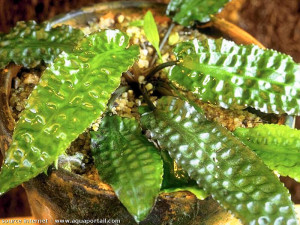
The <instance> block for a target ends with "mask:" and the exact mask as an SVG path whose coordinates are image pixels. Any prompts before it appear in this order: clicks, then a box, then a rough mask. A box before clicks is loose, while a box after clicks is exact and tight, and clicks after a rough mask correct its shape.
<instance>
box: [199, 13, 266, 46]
mask: <svg viewBox="0 0 300 225" xmlns="http://www.w3.org/2000/svg"><path fill="white" fill-rule="evenodd" d="M208 26H212V27H214V28H216V29H218V30H220V31H221V32H222V33H223V34H225V35H228V36H229V37H230V38H231V39H232V40H234V41H235V42H236V43H238V44H255V45H257V46H258V47H260V48H262V49H265V48H266V47H265V46H264V45H263V44H262V43H260V42H259V41H258V40H256V39H255V38H254V37H253V36H252V35H251V34H249V33H248V32H246V31H244V30H243V29H241V28H240V27H238V26H236V25H234V24H232V23H230V22H228V21H226V20H224V19H222V18H218V17H216V16H212V17H211V22H210V23H208V24H206V25H204V26H202V27H201V28H204V27H208Z"/></svg>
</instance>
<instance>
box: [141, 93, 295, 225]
mask: <svg viewBox="0 0 300 225" xmlns="http://www.w3.org/2000/svg"><path fill="white" fill-rule="evenodd" d="M141 123H142V125H143V126H144V127H145V128H147V129H149V130H150V133H151V135H152V138H153V139H154V140H157V142H158V144H159V145H160V146H161V147H162V148H163V149H166V150H168V151H169V153H170V156H171V157H172V158H174V159H175V161H176V162H177V164H178V165H179V166H181V167H182V168H183V169H184V170H186V171H187V172H188V174H189V176H190V177H191V178H193V179H195V180H196V181H197V183H198V184H199V185H201V187H202V188H203V189H204V191H205V192H206V193H208V194H211V195H212V197H213V198H214V199H216V200H217V201H218V202H219V203H220V204H221V205H222V206H223V207H224V208H226V209H228V210H230V211H231V212H232V213H233V214H234V215H236V216H237V217H238V218H240V219H241V221H242V222H243V223H245V224H277V223H278V224H287V223H290V224H297V218H296V215H295V212H294V208H293V203H292V202H291V200H290V195H289V193H288V191H287V189H286V188H285V187H284V186H283V184H282V183H280V181H279V180H278V178H277V177H276V176H275V175H274V174H273V173H272V172H271V171H270V170H269V169H268V168H267V166H266V165H265V164H264V163H263V162H262V161H261V160H260V159H259V158H258V157H257V155H256V154H255V153H254V152H253V151H251V150H250V149H249V148H248V147H246V146H244V145H243V144H242V142H241V141H240V140H239V139H238V138H236V137H235V136H233V134H232V133H231V132H229V131H228V130H227V129H226V128H224V127H222V126H220V125H218V124H216V123H215V122H212V121H208V120H207V119H206V118H205V116H204V114H200V113H199V112H197V111H196V110H195V108H194V107H193V106H191V105H190V104H188V103H187V102H184V101H182V100H179V99H176V98H173V97H163V98H162V99H160V100H159V101H158V103H157V109H156V110H155V111H154V112H151V113H146V114H144V115H142V117H141Z"/></svg>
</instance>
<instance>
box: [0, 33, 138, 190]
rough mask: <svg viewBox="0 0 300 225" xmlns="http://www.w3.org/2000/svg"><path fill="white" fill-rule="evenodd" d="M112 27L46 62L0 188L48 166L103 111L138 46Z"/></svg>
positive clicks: (19, 126) (0, 175)
mask: <svg viewBox="0 0 300 225" xmlns="http://www.w3.org/2000/svg"><path fill="white" fill-rule="evenodd" d="M128 43H129V40H128V37H127V36H126V35H125V34H123V33H121V32H120V31H117V30H107V31H103V32H100V33H94V34H92V35H90V36H88V37H86V38H84V39H83V40H82V41H80V43H79V44H78V46H77V47H76V48H75V49H74V51H73V53H72V54H67V53H65V52H63V53H62V54H60V55H59V56H58V57H57V58H56V60H55V62H54V63H53V64H51V66H50V67H48V68H47V69H46V70H45V72H44V74H43V76H42V78H41V81H40V83H39V85H38V86H37V87H36V88H35V89H34V90H33V92H32V94H31V95H30V97H29V99H28V103H27V106H26V108H25V110H24V111H23V112H22V113H21V115H20V116H21V117H20V119H19V121H18V123H17V125H16V128H15V130H14V134H13V142H12V144H11V146H10V148H9V150H8V152H7V155H6V159H5V163H4V165H3V166H2V170H1V173H0V193H1V194H3V193H4V192H6V191H7V190H8V189H10V188H12V187H15V186H17V185H19V184H21V183H22V182H24V181H27V180H29V179H31V178H33V177H35V176H37V175H38V174H39V173H41V172H43V171H44V170H46V169H47V167H48V166H49V165H50V164H51V163H53V162H54V161H55V160H56V159H57V158H58V156H59V155H61V154H62V153H63V152H64V151H65V149H67V147H68V146H69V145H70V143H71V142H72V141H73V140H74V139H75V138H77V136H78V135H79V134H81V133H82V132H83V131H84V130H85V129H86V128H87V127H88V126H90V125H91V123H92V122H93V121H94V120H96V119H97V118H98V117H99V116H100V115H101V113H102V112H103V111H104V110H105V108H106V104H107V101H108V99H109V98H110V95H111V93H112V92H113V91H114V90H115V89H116V88H117V87H118V85H119V83H120V76H121V74H122V72H124V71H127V69H128V68H129V67H130V66H131V65H132V64H133V62H134V61H135V60H136V58H137V55H138V52H139V50H138V47H137V46H132V47H129V48H128V49H127V45H128Z"/></svg>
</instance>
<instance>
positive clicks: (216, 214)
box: [0, 1, 237, 225]
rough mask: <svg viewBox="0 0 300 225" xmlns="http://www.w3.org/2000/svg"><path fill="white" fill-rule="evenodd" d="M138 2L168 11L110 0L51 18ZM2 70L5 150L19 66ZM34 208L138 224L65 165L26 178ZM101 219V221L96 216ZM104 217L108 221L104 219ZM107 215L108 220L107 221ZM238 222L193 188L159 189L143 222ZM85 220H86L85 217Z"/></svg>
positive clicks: (43, 214)
mask: <svg viewBox="0 0 300 225" xmlns="http://www.w3.org/2000/svg"><path fill="white" fill-rule="evenodd" d="M114 8H118V9H124V8H134V10H136V11H138V10H139V11H141V12H145V10H146V9H148V8H152V9H154V10H158V11H160V12H161V13H162V14H163V13H164V12H165V5H163V4H153V3H149V2H137V1H134V2H127V1H126V2H110V3H102V4H101V3H100V4H97V5H94V6H93V7H88V8H84V9H82V10H79V11H75V12H71V13H68V14H66V15H64V16H60V17H57V18H55V19H53V20H52V23H53V25H56V24H59V23H68V24H72V23H75V24H80V25H85V24H87V22H88V21H90V20H92V19H94V18H97V17H98V16H99V15H101V13H103V12H104V11H105V10H108V9H114ZM12 68H13V70H10V71H2V74H1V76H0V106H1V110H0V148H1V149H2V150H5V149H7V148H8V146H9V143H10V141H11V134H12V132H13V128H14V125H15V123H14V120H13V118H12V116H11V112H10V109H9V104H8V99H9V94H10V87H11V82H12V78H13V77H14V76H15V75H16V71H17V70H18V69H19V68H18V67H16V66H13V65H12ZM23 186H24V187H25V189H26V192H27V195H28V199H29V203H30V206H31V210H32V214H33V216H34V217H35V218H37V219H48V224H64V223H62V222H59V221H56V220H63V219H65V220H71V221H72V220H73V222H72V223H69V224H76V223H78V222H79V223H80V222H83V220H88V221H86V223H90V224H124V225H134V224H137V223H136V222H135V221H134V219H133V217H132V216H131V215H130V214H129V213H128V212H127V210H126V208H125V207H124V206H123V205H122V204H121V202H120V201H119V200H118V198H117V197H116V195H115V194H114V192H113V190H112V188H111V187H110V186H109V185H107V184H105V183H101V182H96V181H93V180H88V179H86V178H83V177H82V176H80V175H77V174H73V173H70V172H68V171H65V170H63V169H58V170H54V169H51V168H50V169H49V171H48V176H47V175H45V174H40V175H39V176H37V177H36V178H34V179H32V180H30V181H28V182H25V183H24V184H23ZM97 219H98V221H97ZM105 220H106V222H105ZM108 220H110V221H109V222H108ZM229 221H230V222H231V224H235V223H237V220H236V219H234V218H233V217H232V216H231V215H230V214H228V213H226V212H225V211H224V210H223V209H222V208H221V207H220V206H219V205H218V203H216V201H214V200H212V199H211V198H208V199H206V200H203V201H200V200H198V199H197V198H196V197H195V196H194V195H193V194H191V193H190V192H176V193H171V194H160V195H159V197H158V198H157V200H156V203H155V206H154V208H153V210H152V212H151V213H150V214H149V216H148V217H147V218H146V219H145V220H144V221H142V222H141V223H140V224H142V225H161V224H164V225H167V224H168V225H171V224H172V225H194V224H195V225H196V224H225V223H226V222H229ZM82 224H85V223H82Z"/></svg>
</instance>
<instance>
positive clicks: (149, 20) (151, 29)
mask: <svg viewBox="0 0 300 225" xmlns="http://www.w3.org/2000/svg"><path fill="white" fill-rule="evenodd" d="M144 31H145V35H146V37H147V39H148V41H149V42H150V43H151V44H152V45H153V47H154V48H155V50H156V52H157V54H158V56H159V58H160V59H161V53H160V49H159V34H158V29H157V26H156V23H155V20H154V17H153V15H152V13H151V11H148V12H147V13H146V15H145V17H144Z"/></svg>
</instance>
